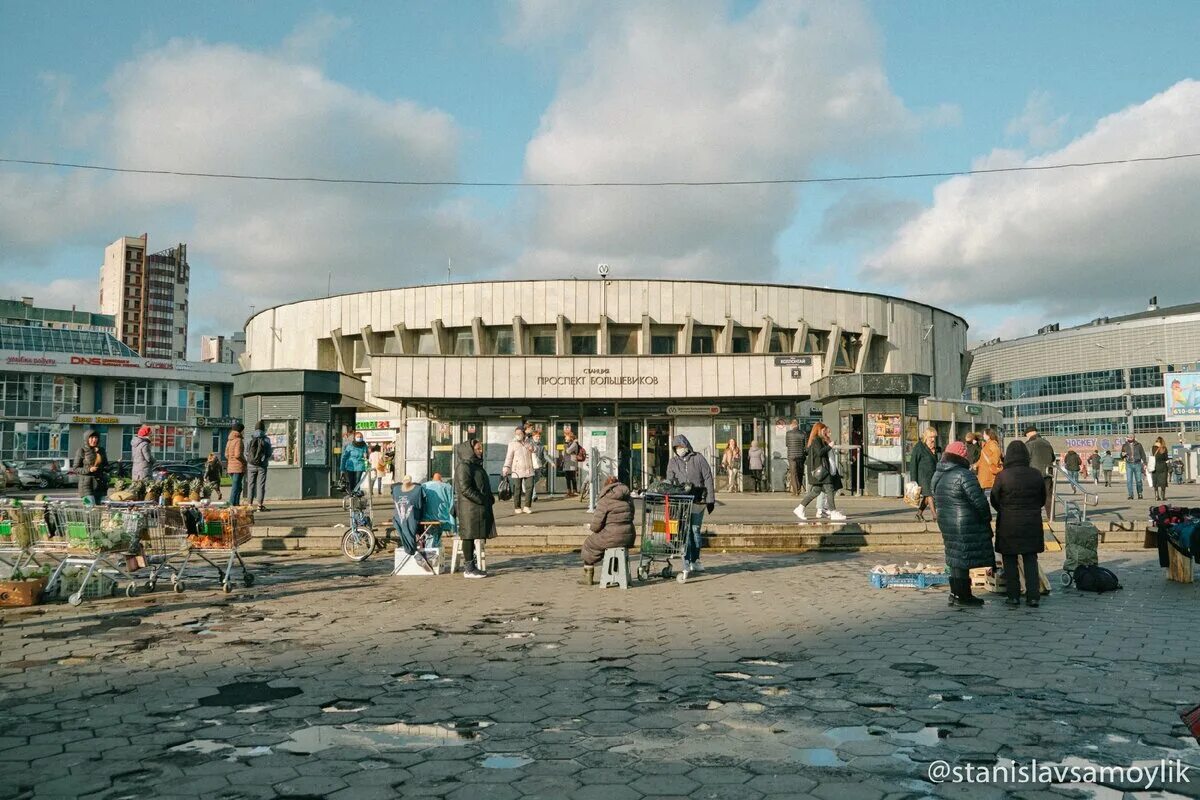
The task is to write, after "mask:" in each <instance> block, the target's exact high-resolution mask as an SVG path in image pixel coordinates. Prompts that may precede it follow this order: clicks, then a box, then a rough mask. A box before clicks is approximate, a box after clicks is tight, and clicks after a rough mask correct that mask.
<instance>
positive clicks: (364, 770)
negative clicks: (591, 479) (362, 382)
mask: <svg viewBox="0 0 1200 800" xmlns="http://www.w3.org/2000/svg"><path fill="white" fill-rule="evenodd" d="M939 556H940V554H936V553H931V554H930V558H931V559H935V558H938V557H939ZM905 559H909V560H915V559H914V556H913V555H912V554H911V553H910V554H906V555H904V556H901V557H900V558H899V560H901V561H903V560H905ZM1045 559H1046V562H1047V566H1048V567H1055V566H1057V565H1058V564H1059V563H1061V561H1060V559H1061V554H1057V553H1056V554H1048V555H1047V556H1046V557H1045ZM886 560H887V558H886V557H885V556H881V555H879V554H870V555H865V554H807V555H803V556H774V557H772V556H759V557H754V558H750V559H735V558H733V557H716V558H713V559H711V560H710V559H707V558H706V559H705V564H706V567H707V568H708V571H707V572H706V573H705V574H703V575H702V576H700V577H698V578H697V579H695V580H693V581H690V582H689V583H687V584H686V585H680V584H678V583H676V582H675V581H673V580H672V581H663V580H656V581H652V582H649V583H647V584H645V585H634V586H633V587H632V588H631V589H630V590H629V591H620V590H617V589H609V590H605V591H600V590H598V589H595V588H593V589H585V588H583V587H580V586H578V585H576V584H575V581H576V579H577V577H578V570H577V568H576V566H575V564H576V562H575V560H574V559H572V558H570V557H551V556H544V557H530V558H510V559H500V558H496V559H493V560H492V563H490V564H489V566H490V567H492V571H493V575H492V577H490V578H488V579H487V580H480V581H468V580H463V579H462V578H461V577H460V576H457V575H456V576H453V577H449V576H444V577H440V578H433V579H404V580H402V579H396V578H391V577H389V576H387V574H386V573H387V564H386V562H385V560H384V559H378V560H373V561H371V562H368V563H366V564H363V565H352V564H349V563H347V562H345V561H340V560H334V559H308V560H299V559H286V558H279V559H274V560H265V559H264V560H260V561H257V562H256V563H255V564H254V567H255V568H256V569H257V570H258V572H259V580H258V582H257V583H256V584H255V586H254V587H253V588H249V589H238V590H236V591H235V592H234V593H233V594H232V595H224V594H221V593H220V592H215V591H210V590H208V589H206V588H204V587H202V586H200V585H199V584H198V583H195V582H193V585H194V587H195V588H190V589H189V590H188V592H187V593H186V594H182V595H174V594H170V593H163V592H161V591H160V592H159V593H158V594H156V595H153V596H150V597H145V596H139V597H136V598H133V599H125V598H121V599H112V600H104V601H98V602H94V603H91V604H86V605H84V606H82V607H80V608H77V609H74V608H70V607H68V606H65V605H55V606H46V607H38V608H33V609H25V610H10V611H5V612H2V613H0V623H2V624H0V797H4V798H25V797H80V796H86V797H96V798H107V799H113V800H115V798H126V797H128V798H140V797H163V798H166V797H203V798H243V797H246V798H259V797H262V798H270V797H309V798H312V797H336V798H362V799H369V798H376V797H380V798H383V797H400V796H403V797H419V796H439V797H449V798H453V799H454V800H459V799H461V800H475V799H476V798H483V799H485V800H486V799H488V798H491V799H492V800H506V799H508V798H513V799H515V798H538V797H542V798H567V797H569V798H580V799H581V800H589V799H590V798H598V799H601V800H637V799H638V798H642V797H658V796H677V797H682V796H688V797H691V798H694V800H701V798H705V799H708V800H718V799H719V798H737V800H757V798H765V797H770V798H803V797H818V798H823V800H835V798H842V797H844V798H863V799H865V800H871V799H872V798H901V797H914V798H915V797H925V796H941V797H970V798H989V797H1001V796H1020V797H1029V798H1033V797H1063V796H1074V797H1082V796H1089V795H1090V794H1094V796H1098V797H1120V796H1121V794H1122V792H1121V788H1122V787H1116V788H1110V787H1082V788H1085V789H1086V793H1084V794H1080V793H1079V792H1078V789H1079V788H1081V787H1071V786H1069V785H1066V784H1038V785H1028V786H1016V785H1008V786H991V787H984V786H961V785H960V786H955V785H950V784H943V785H935V784H933V783H931V782H929V781H927V780H926V779H925V773H926V770H927V765H928V764H929V763H930V762H933V761H935V760H939V759H944V760H946V761H949V762H959V763H965V762H970V763H974V764H992V763H999V764H1007V763H1008V760H1010V759H1011V760H1015V761H1016V762H1027V761H1029V760H1031V759H1035V758H1036V759H1039V760H1041V761H1043V762H1055V763H1075V764H1083V763H1099V764H1111V765H1122V766H1124V765H1130V764H1134V763H1141V762H1146V761H1150V760H1157V759H1160V758H1173V757H1176V756H1178V757H1181V758H1183V759H1184V760H1185V761H1187V762H1190V763H1191V764H1194V765H1200V748H1198V747H1197V745H1196V743H1195V741H1194V740H1189V739H1188V737H1187V736H1186V730H1185V728H1184V727H1183V726H1182V724H1181V722H1180V720H1179V717H1178V714H1179V712H1180V711H1181V710H1183V709H1185V708H1187V707H1190V706H1193V705H1196V704H1197V703H1200V673H1198V672H1197V664H1200V642H1198V641H1197V638H1196V632H1197V631H1198V630H1200V626H1198V624H1197V610H1198V609H1200V584H1197V585H1180V584H1174V583H1168V582H1167V581H1166V580H1165V579H1164V577H1163V574H1162V572H1161V570H1159V568H1158V566H1157V560H1156V559H1155V558H1154V554H1152V553H1149V552H1145V553H1141V552H1139V553H1131V554H1127V553H1123V554H1112V555H1109V556H1107V557H1106V561H1107V563H1108V564H1109V565H1110V566H1111V567H1113V568H1114V569H1115V570H1116V571H1117V572H1118V573H1119V574H1120V576H1121V578H1122V581H1123V582H1124V583H1125V584H1126V588H1125V590H1124V591H1121V592H1118V593H1114V594H1107V595H1099V596H1098V595H1090V594H1082V593H1078V592H1076V591H1074V590H1073V589H1067V590H1063V589H1060V588H1059V586H1058V582H1057V575H1056V573H1053V572H1051V573H1050V575H1051V578H1052V580H1053V581H1054V584H1055V592H1054V594H1053V595H1052V596H1051V597H1049V598H1047V599H1046V600H1045V601H1044V602H1043V603H1042V606H1041V608H1039V609H1027V608H1024V607H1022V608H1020V609H1017V610H1013V609H1008V608H1006V607H1005V606H1004V605H1003V603H1002V602H999V601H998V600H997V599H995V598H994V596H989V597H992V599H991V600H990V601H989V602H988V604H987V605H986V606H985V607H984V608H981V609H977V610H975V609H973V610H957V609H952V608H948V607H947V605H946V595H945V592H944V590H940V589H939V590H927V591H924V592H918V591H915V590H874V589H871V588H870V587H869V584H868V581H867V577H866V572H867V570H868V569H869V568H870V567H871V565H872V564H874V563H879V562H883V561H886ZM1068 759H1076V760H1075V761H1069V760H1068ZM1192 777H1193V781H1192V783H1190V784H1179V785H1175V786H1172V787H1168V788H1170V789H1171V791H1173V792H1174V793H1175V796H1189V797H1196V796H1200V777H1197V776H1196V775H1193V776H1192ZM1124 788H1129V789H1130V790H1133V789H1134V788H1136V787H1132V786H1130V787H1124ZM1160 788H1161V787H1160ZM1129 796H1136V797H1149V796H1151V795H1150V794H1146V793H1140V794H1136V795H1129ZM1154 796H1169V795H1154Z"/></svg>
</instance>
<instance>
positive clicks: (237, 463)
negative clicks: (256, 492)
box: [225, 422, 246, 506]
mask: <svg viewBox="0 0 1200 800" xmlns="http://www.w3.org/2000/svg"><path fill="white" fill-rule="evenodd" d="M245 430H246V426H245V425H243V424H242V423H240V422H236V423H234V425H233V429H232V430H231V431H229V439H228V440H227V441H226V442H225V471H226V472H228V473H229V505H231V506H237V505H241V502H242V481H243V480H245V477H246V445H245V442H243V441H242V432H243V431H245Z"/></svg>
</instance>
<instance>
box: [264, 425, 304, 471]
mask: <svg viewBox="0 0 1200 800" xmlns="http://www.w3.org/2000/svg"><path fill="white" fill-rule="evenodd" d="M264 422H265V423H266V432H267V438H268V439H270V441H271V464H272V465H277V464H278V465H284V466H296V464H297V463H298V461H297V457H298V454H297V451H296V421H295V420H291V419H280V420H264Z"/></svg>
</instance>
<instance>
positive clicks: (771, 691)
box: [758, 686, 792, 697]
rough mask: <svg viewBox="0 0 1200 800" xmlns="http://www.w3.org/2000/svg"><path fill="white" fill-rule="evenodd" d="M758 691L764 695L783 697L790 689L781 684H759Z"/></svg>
mask: <svg viewBox="0 0 1200 800" xmlns="http://www.w3.org/2000/svg"><path fill="white" fill-rule="evenodd" d="M758 693H759V694H761V695H763V696H765V697H783V696H785V695H789V694H791V693H792V690H791V689H788V688H786V687H783V686H760V687H759V688H758Z"/></svg>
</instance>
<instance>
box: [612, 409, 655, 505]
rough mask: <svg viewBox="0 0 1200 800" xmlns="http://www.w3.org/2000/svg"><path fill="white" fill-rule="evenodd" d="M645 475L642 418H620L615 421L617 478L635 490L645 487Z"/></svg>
mask: <svg viewBox="0 0 1200 800" xmlns="http://www.w3.org/2000/svg"><path fill="white" fill-rule="evenodd" d="M647 477H648V476H647V474H646V469H645V451H644V450H643V447H642V420H640V419H637V420H620V421H618V422H617V480H619V481H621V483H623V484H625V485H626V486H628V487H629V488H630V489H632V490H633V491H635V492H636V491H640V490H641V489H644V488H645V487H646V485H647Z"/></svg>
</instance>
